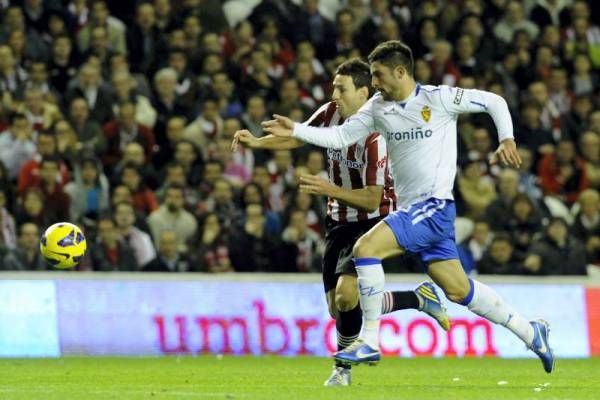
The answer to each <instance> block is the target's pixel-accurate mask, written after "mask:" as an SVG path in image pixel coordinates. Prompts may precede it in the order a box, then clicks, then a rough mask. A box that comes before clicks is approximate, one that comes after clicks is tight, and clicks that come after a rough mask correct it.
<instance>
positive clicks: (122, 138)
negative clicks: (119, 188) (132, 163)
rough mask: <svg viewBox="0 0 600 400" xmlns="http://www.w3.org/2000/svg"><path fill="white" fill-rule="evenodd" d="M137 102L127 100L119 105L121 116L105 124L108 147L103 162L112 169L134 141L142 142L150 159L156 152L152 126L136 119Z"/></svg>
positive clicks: (147, 157)
mask: <svg viewBox="0 0 600 400" xmlns="http://www.w3.org/2000/svg"><path fill="white" fill-rule="evenodd" d="M135 107H136V106H135V103H133V102H131V101H125V102H123V103H121V105H120V106H119V116H118V118H117V119H115V120H112V121H110V122H108V123H106V124H105V125H104V128H103V130H104V136H105V137H106V143H107V148H106V151H105V153H104V154H103V157H102V162H103V164H104V165H105V166H106V167H108V168H109V169H112V168H113V167H114V166H115V164H116V163H117V162H118V160H119V159H120V158H122V155H123V150H125V147H126V146H127V145H128V144H129V143H132V142H137V143H139V144H141V145H142V146H143V148H144V152H145V153H146V159H147V160H149V159H150V158H151V157H152V154H153V153H154V145H155V143H156V142H155V139H154V133H153V132H152V130H151V129H150V128H148V127H147V126H144V125H140V124H138V123H137V122H136V121H135V115H136V109H135Z"/></svg>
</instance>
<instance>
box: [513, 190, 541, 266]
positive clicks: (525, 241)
mask: <svg viewBox="0 0 600 400" xmlns="http://www.w3.org/2000/svg"><path fill="white" fill-rule="evenodd" d="M541 228H542V217H541V215H540V213H539V212H538V210H537V209H536V207H535V204H534V203H533V201H531V199H530V198H529V197H528V196H527V195H526V194H524V193H519V194H518V195H517V196H515V198H514V199H513V202H512V205H511V207H510V214H509V215H507V216H506V217H505V219H504V226H503V230H504V231H506V232H509V233H510V235H511V238H512V244H513V248H514V257H515V258H516V259H517V260H519V261H523V259H524V258H525V256H526V254H527V252H528V251H529V247H530V246H531V243H532V242H533V237H534V235H535V234H536V233H537V232H539V231H540V230H541Z"/></svg>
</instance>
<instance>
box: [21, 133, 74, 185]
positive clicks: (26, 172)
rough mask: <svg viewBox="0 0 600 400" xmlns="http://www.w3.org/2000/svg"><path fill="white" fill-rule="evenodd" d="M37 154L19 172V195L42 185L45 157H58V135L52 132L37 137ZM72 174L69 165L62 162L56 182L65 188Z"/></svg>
mask: <svg viewBox="0 0 600 400" xmlns="http://www.w3.org/2000/svg"><path fill="white" fill-rule="evenodd" d="M36 148H37V152H36V154H35V155H34V156H33V157H32V158H30V159H29V160H28V161H26V162H25V163H24V164H23V166H22V167H21V169H20V171H19V177H18V180H17V188H18V191H19V193H21V194H22V193H24V192H25V191H26V190H27V189H28V188H30V187H32V186H37V185H39V183H40V179H41V176H40V166H41V162H42V159H43V158H44V157H55V156H57V155H58V152H57V142H56V135H55V134H54V132H52V131H42V132H40V133H39V134H38V136H37V142H36ZM69 179H70V173H69V168H68V167H67V164H66V163H65V162H64V161H62V160H60V161H59V171H58V174H57V176H56V182H57V183H58V184H59V185H60V186H64V185H65V184H66V183H67V182H69Z"/></svg>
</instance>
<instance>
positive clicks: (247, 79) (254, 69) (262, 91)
mask: <svg viewBox="0 0 600 400" xmlns="http://www.w3.org/2000/svg"><path fill="white" fill-rule="evenodd" d="M270 65H271V60H270V59H269V55H268V54H267V53H266V52H265V51H264V50H262V49H255V50H254V51H252V53H251V54H250V64H249V66H248V68H247V69H246V75H245V76H244V78H243V80H242V82H241V86H240V88H243V91H242V96H243V99H245V100H246V102H247V101H248V100H249V99H250V96H251V95H254V96H259V97H262V98H267V99H268V98H271V97H273V96H274V95H275V80H274V79H273V78H272V77H271V76H270V75H269V66H270Z"/></svg>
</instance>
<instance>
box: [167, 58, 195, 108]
mask: <svg viewBox="0 0 600 400" xmlns="http://www.w3.org/2000/svg"><path fill="white" fill-rule="evenodd" d="M167 65H168V67H170V68H173V70H174V71H175V72H176V73H177V86H176V87H175V93H176V95H177V97H178V98H179V99H180V101H181V103H182V104H183V105H184V106H185V107H186V108H187V109H188V110H192V109H194V107H195V106H196V103H197V98H198V96H199V94H200V93H199V90H200V88H199V85H198V82H197V79H196V76H195V75H194V74H192V72H191V68H190V65H189V61H188V56H187V54H186V52H185V51H183V50H181V49H176V48H174V49H172V50H171V51H170V52H169V56H168V60H167Z"/></svg>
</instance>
